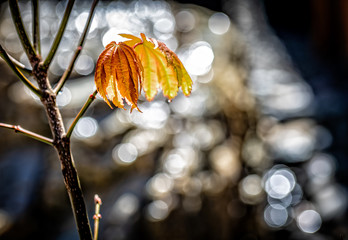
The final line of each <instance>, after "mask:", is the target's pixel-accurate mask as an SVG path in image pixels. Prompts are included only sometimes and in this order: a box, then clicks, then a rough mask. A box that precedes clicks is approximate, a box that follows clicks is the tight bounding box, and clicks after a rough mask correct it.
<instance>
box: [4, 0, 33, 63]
mask: <svg viewBox="0 0 348 240" xmlns="http://www.w3.org/2000/svg"><path fill="white" fill-rule="evenodd" d="M8 4H9V6H10V10H11V15H12V19H13V22H14V24H15V27H16V30H17V33H18V36H19V39H20V40H21V43H22V46H23V48H24V51H25V53H26V54H27V56H28V58H29V61H30V63H32V62H33V60H34V59H37V56H36V53H35V50H34V48H33V46H32V45H31V43H30V41H29V38H28V35H27V32H26V31H25V28H24V25H23V21H22V17H21V14H20V12H19V7H18V0H10V1H8Z"/></svg>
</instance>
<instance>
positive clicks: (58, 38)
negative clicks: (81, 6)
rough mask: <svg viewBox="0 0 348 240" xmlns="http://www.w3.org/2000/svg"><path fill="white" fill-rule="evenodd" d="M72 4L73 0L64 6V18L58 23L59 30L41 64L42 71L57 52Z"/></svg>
mask: <svg viewBox="0 0 348 240" xmlns="http://www.w3.org/2000/svg"><path fill="white" fill-rule="evenodd" d="M74 2H75V0H69V2H68V5H67V6H66V9H65V12H64V16H63V19H62V21H61V23H60V26H59V29H58V32H57V35H56V38H55V39H54V42H53V44H52V46H51V49H50V51H49V52H48V55H47V57H46V59H45V61H44V63H43V68H44V69H47V68H48V67H49V65H50V63H51V61H52V59H53V57H54V55H55V54H56V52H57V49H58V46H59V43H60V41H61V39H62V37H63V33H64V30H65V27H66V25H67V23H68V20H69V16H70V13H71V10H72V8H73V5H74Z"/></svg>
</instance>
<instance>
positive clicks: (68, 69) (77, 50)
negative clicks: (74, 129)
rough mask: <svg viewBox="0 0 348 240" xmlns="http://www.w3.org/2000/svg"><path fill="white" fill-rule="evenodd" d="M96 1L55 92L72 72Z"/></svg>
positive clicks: (94, 2) (96, 1) (96, 0)
mask: <svg viewBox="0 0 348 240" xmlns="http://www.w3.org/2000/svg"><path fill="white" fill-rule="evenodd" d="M98 2H99V0H94V1H93V3H92V6H91V10H90V11H89V16H88V19H87V22H86V24H85V28H84V30H83V33H82V35H81V37H80V41H79V44H78V46H77V48H76V50H75V53H74V56H73V58H72V59H71V61H70V64H69V67H68V68H67V69H66V70H65V72H64V74H63V76H62V77H61V78H60V80H59V82H58V84H57V86H56V88H55V90H54V91H55V93H56V94H58V93H59V91H60V90H61V89H62V87H63V86H64V84H65V81H66V80H67V79H68V78H69V76H70V74H71V72H72V70H73V68H74V65H75V62H76V59H77V57H78V56H79V55H80V53H81V50H82V46H83V43H84V42H85V39H86V36H87V33H88V30H89V27H90V25H91V22H92V18H93V14H94V9H95V7H96V5H97V3H98Z"/></svg>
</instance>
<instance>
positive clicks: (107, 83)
mask: <svg viewBox="0 0 348 240" xmlns="http://www.w3.org/2000/svg"><path fill="white" fill-rule="evenodd" d="M142 69H143V68H142V66H141V63H140V60H139V58H138V57H137V55H136V53H135V52H134V50H133V48H132V47H129V46H128V45H126V44H124V43H122V42H121V43H119V44H117V43H116V42H111V43H110V44H108V45H107V46H106V47H105V50H104V51H103V52H102V53H101V54H100V56H99V58H98V61H97V65H96V71H95V84H96V87H97V90H98V92H99V94H100V95H101V96H102V98H103V99H104V101H105V102H106V103H107V104H108V105H109V106H110V107H111V108H112V106H111V104H110V102H109V100H110V101H112V103H113V104H114V105H115V106H116V107H118V108H124V103H123V100H125V101H126V102H127V103H128V104H129V105H130V106H131V108H132V109H134V108H136V109H138V110H139V108H138V106H137V102H138V98H139V92H140V90H141V84H142V80H141V79H142V75H143V73H142ZM139 111H140V110H139Z"/></svg>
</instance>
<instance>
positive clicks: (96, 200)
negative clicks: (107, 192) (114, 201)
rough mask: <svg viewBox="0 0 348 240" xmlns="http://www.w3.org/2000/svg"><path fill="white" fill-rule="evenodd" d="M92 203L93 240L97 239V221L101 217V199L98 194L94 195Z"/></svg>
mask: <svg viewBox="0 0 348 240" xmlns="http://www.w3.org/2000/svg"><path fill="white" fill-rule="evenodd" d="M94 203H95V214H94V216H93V219H94V238H93V240H98V232H99V221H100V219H101V215H100V206H101V205H102V200H101V199H100V197H99V196H98V194H96V195H94Z"/></svg>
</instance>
